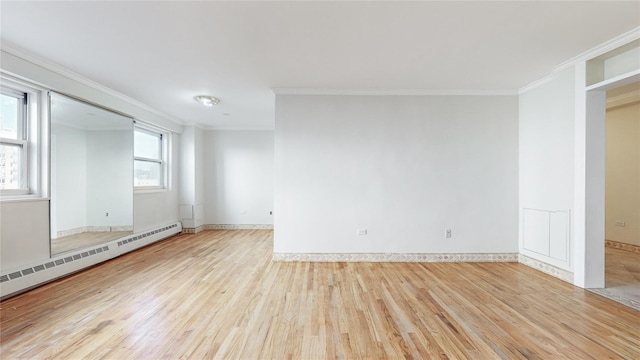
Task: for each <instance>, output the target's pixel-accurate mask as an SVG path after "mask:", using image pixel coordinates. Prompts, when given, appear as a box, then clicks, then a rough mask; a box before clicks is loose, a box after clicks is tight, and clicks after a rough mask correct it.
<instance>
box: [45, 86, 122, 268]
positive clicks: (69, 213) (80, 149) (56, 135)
mask: <svg viewBox="0 0 640 360" xmlns="http://www.w3.org/2000/svg"><path fill="white" fill-rule="evenodd" d="M50 101H51V104H50V105H51V107H50V109H51V256H54V255H58V254H61V253H65V252H68V251H72V250H77V249H81V248H85V247H88V246H93V245H98V244H102V243H105V242H108V241H112V240H115V239H118V238H121V237H124V236H127V235H130V234H132V233H133V119H131V118H128V117H125V116H122V115H119V114H116V113H114V112H111V111H108V110H105V109H102V108H99V107H96V106H93V105H89V104H86V103H84V102H81V101H78V100H75V99H71V98H69V97H66V96H64V95H60V94H55V93H51V97H50Z"/></svg>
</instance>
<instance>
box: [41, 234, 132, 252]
mask: <svg viewBox="0 0 640 360" xmlns="http://www.w3.org/2000/svg"><path fill="white" fill-rule="evenodd" d="M131 234H133V231H106V232H97V231H95V232H94V231H91V232H82V233H78V234H73V235H68V236H62V237H59V238H56V239H51V255H52V256H53V255H58V254H62V253H65V252H68V251H72V250H77V249H84V248H86V247H90V246H94V245H100V244H104V243H108V242H109V241H111V240H115V239H119V238H121V237H125V236H127V235H131Z"/></svg>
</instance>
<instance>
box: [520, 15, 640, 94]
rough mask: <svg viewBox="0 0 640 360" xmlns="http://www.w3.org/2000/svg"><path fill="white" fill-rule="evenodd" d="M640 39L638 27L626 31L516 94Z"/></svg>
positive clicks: (557, 68) (571, 60) (555, 68)
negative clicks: (580, 63)
mask: <svg viewBox="0 0 640 360" xmlns="http://www.w3.org/2000/svg"><path fill="white" fill-rule="evenodd" d="M638 39H640V26H639V27H637V28H635V29H633V30H631V31H627V32H626V33H623V34H621V35H619V36H617V37H615V38H613V39H611V40H608V41H605V42H604V43H602V44H600V45H598V46H596V47H594V48H591V49H589V50H587V51H585V52H583V53H582V54H580V55H578V56H574V57H573V58H571V59H569V60H567V61H565V62H563V63H561V64H559V65H557V66H555V67H554V68H553V70H552V72H551V73H550V74H548V75H546V76H544V77H543V78H541V79H538V80H536V81H534V82H532V83H529V84H527V85H525V86H523V87H521V88H520V89H519V90H518V94H523V93H526V92H528V91H531V90H533V89H535V88H537V87H539V86H542V85H544V84H546V83H547V82H549V81H551V80H552V79H553V77H554V76H555V75H556V74H557V73H559V72H561V71H563V70H566V69H568V68H570V67H572V66H575V65H576V64H577V63H579V62H582V61H587V60H589V59H593V58H595V57H598V56H600V55H602V54H604V53H607V52H609V51H611V50H614V49H617V48H619V47H620V46H622V45H625V44H628V43H630V42H632V41H635V40H638Z"/></svg>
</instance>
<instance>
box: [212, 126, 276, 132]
mask: <svg viewBox="0 0 640 360" xmlns="http://www.w3.org/2000/svg"><path fill="white" fill-rule="evenodd" d="M204 130H205V131H274V130H275V128H273V127H269V128H265V127H255V126H236V127H233V126H215V125H208V126H205V127H204Z"/></svg>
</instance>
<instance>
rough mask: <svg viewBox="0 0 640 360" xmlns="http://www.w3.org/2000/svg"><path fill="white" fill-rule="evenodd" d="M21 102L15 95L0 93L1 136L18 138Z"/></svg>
mask: <svg viewBox="0 0 640 360" xmlns="http://www.w3.org/2000/svg"><path fill="white" fill-rule="evenodd" d="M19 105H20V102H19V100H18V99H17V98H15V97H13V96H7V95H4V94H1V95H0V137H3V138H7V139H15V140H18V139H19V136H20V134H19V133H18V131H19V128H18V126H19V121H18V118H19V115H18V112H19V111H18V106H19Z"/></svg>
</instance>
